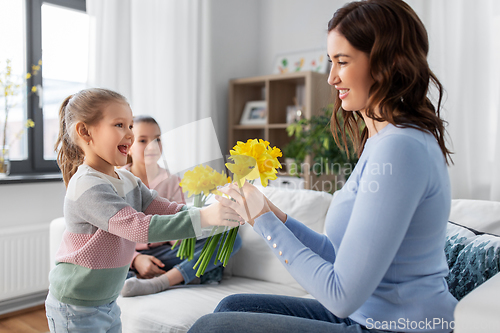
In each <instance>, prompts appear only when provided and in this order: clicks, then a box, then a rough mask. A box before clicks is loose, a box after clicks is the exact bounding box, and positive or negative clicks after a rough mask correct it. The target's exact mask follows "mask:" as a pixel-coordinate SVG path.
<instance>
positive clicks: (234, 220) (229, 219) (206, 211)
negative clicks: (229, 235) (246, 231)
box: [200, 202, 245, 228]
mask: <svg viewBox="0 0 500 333" xmlns="http://www.w3.org/2000/svg"><path fill="white" fill-rule="evenodd" d="M200 218H201V227H202V228H205V227H210V226H221V225H222V226H228V227H237V226H239V225H240V224H244V223H245V221H244V220H243V219H242V218H241V216H240V215H238V213H236V212H235V211H234V210H233V209H232V208H230V207H224V206H223V205H221V204H220V203H219V202H215V203H213V204H211V205H210V206H208V207H204V208H202V209H200Z"/></svg>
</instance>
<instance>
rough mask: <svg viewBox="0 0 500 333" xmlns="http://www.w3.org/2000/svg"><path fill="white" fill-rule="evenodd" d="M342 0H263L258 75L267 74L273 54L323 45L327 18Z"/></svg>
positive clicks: (321, 46) (270, 70) (271, 64)
mask: <svg viewBox="0 0 500 333" xmlns="http://www.w3.org/2000/svg"><path fill="white" fill-rule="evenodd" d="M346 2H347V1H344V0H307V1H305V0H264V1H262V4H261V9H260V10H261V14H260V15H261V19H262V27H261V29H260V43H259V47H258V48H259V75H265V74H270V73H271V72H272V68H273V64H274V60H275V57H276V55H278V54H281V53H288V52H295V51H302V50H310V49H318V48H324V50H325V54H326V36H327V28H328V21H330V19H331V18H332V16H333V14H334V13H335V11H336V10H337V9H338V8H340V7H341V6H343V5H344V3H346Z"/></svg>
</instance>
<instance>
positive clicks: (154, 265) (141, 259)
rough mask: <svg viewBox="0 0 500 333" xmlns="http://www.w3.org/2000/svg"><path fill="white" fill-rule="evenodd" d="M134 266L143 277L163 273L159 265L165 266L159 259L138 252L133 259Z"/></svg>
mask: <svg viewBox="0 0 500 333" xmlns="http://www.w3.org/2000/svg"><path fill="white" fill-rule="evenodd" d="M133 265H134V268H135V270H136V271H137V273H139V277H140V278H143V279H151V278H154V277H155V276H158V275H161V274H163V273H165V271H164V270H162V269H160V267H165V265H164V264H163V263H162V262H161V260H160V259H158V258H156V257H154V256H150V255H147V254H139V255H138V256H137V257H135V259H134V263H133Z"/></svg>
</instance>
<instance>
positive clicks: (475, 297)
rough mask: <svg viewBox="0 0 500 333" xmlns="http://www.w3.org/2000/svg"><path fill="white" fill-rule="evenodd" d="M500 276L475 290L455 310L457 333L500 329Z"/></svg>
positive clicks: (494, 277) (497, 275)
mask: <svg viewBox="0 0 500 333" xmlns="http://www.w3.org/2000/svg"><path fill="white" fill-rule="evenodd" d="M499 299H500V274H496V275H495V276H493V277H492V278H490V279H489V280H488V281H486V282H485V283H483V284H482V285H480V286H479V287H477V288H476V289H474V290H473V291H472V292H470V293H469V294H468V295H467V296H465V297H464V298H462V299H461V300H460V302H458V304H457V307H456V308H455V330H454V332H455V333H476V332H495V331H496V330H498V328H499V327H500V316H499V315H498V312H499V310H500V306H499V303H498V300H499Z"/></svg>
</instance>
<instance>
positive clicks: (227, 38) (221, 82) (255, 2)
mask: <svg viewBox="0 0 500 333" xmlns="http://www.w3.org/2000/svg"><path fill="white" fill-rule="evenodd" d="M209 10H210V23H209V24H210V29H211V43H212V45H211V57H212V59H211V63H212V82H213V84H214V87H213V93H214V96H215V98H214V103H215V109H216V110H217V116H216V119H213V122H214V126H215V130H216V133H217V136H218V139H219V145H220V147H221V149H222V151H223V152H225V151H226V147H227V146H228V144H227V126H228V123H227V119H228V116H227V115H228V111H227V109H228V87H229V80H230V79H235V78H239V77H247V76H255V75H257V74H258V67H259V60H260V54H261V50H259V48H258V47H257V46H258V45H259V38H260V37H261V24H260V22H261V15H262V14H261V1H260V0H252V1H248V0H211V1H210V7H209Z"/></svg>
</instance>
